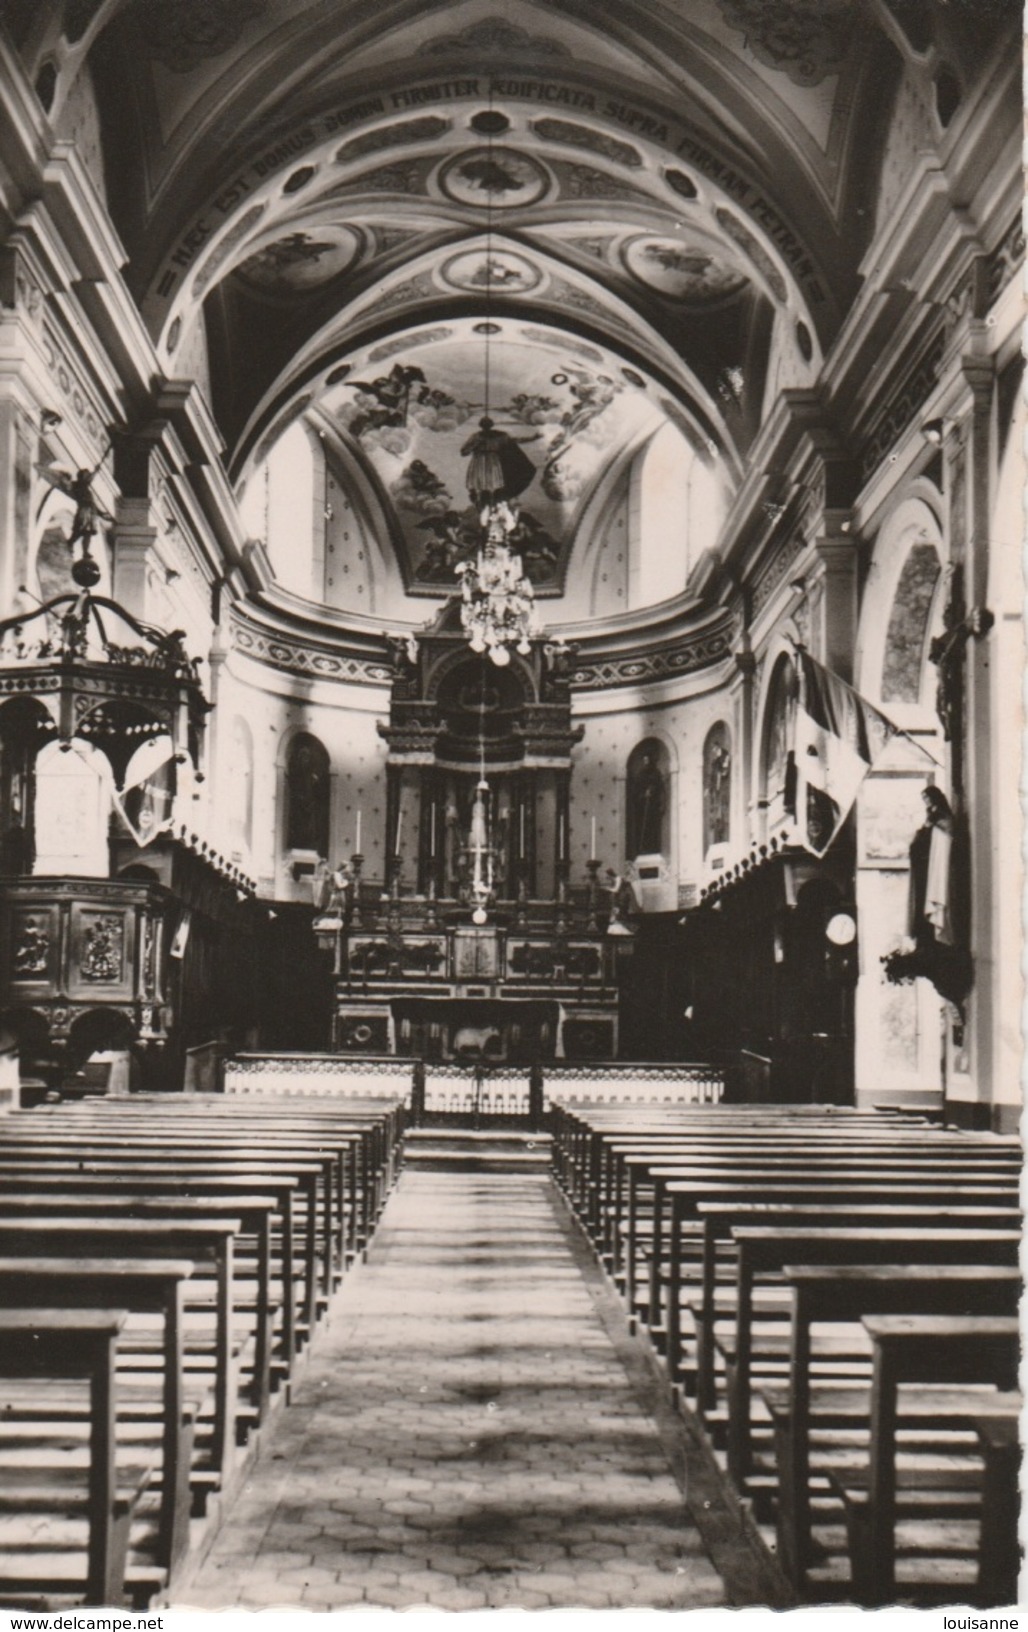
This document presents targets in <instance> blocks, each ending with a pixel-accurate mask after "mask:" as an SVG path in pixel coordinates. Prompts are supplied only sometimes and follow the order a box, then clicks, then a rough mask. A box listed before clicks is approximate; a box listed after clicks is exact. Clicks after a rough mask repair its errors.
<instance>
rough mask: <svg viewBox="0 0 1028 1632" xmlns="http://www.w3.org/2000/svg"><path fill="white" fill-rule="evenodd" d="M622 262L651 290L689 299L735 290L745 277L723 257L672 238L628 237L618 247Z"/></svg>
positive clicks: (736, 290)
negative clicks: (622, 244) (716, 256)
mask: <svg viewBox="0 0 1028 1632" xmlns="http://www.w3.org/2000/svg"><path fill="white" fill-rule="evenodd" d="M622 256H623V258H624V263H625V266H626V267H627V268H628V270H629V272H630V273H631V274H632V276H633V277H634V278H635V279H636V280H637V281H638V282H639V283H641V284H644V285H645V286H646V288H647V289H650V290H651V291H652V292H653V293H654V294H657V295H663V296H664V297H665V299H668V300H674V301H682V302H685V303H691V302H695V301H704V302H706V301H709V300H710V299H711V298H717V297H718V296H727V295H734V294H738V292H739V290H740V289H741V288H742V287H743V285H744V284H745V282H746V280H745V278H744V277H742V276H741V274H740V273H739V272H737V271H736V270H735V269H734V268H733V267H732V266H730V265H726V264H725V262H724V260H723V259H722V260H715V258H714V256H713V255H711V254H708V253H706V252H705V251H703V250H702V249H698V248H695V247H694V246H693V245H691V244H684V243H682V242H680V241H679V240H677V239H674V238H655V237H651V236H645V237H640V238H631V239H629V240H628V242H627V243H626V244H625V245H624V246H623V248H622Z"/></svg>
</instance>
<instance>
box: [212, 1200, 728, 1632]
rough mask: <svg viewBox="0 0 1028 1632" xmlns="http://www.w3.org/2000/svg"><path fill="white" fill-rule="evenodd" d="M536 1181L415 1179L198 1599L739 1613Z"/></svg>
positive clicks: (320, 1346)
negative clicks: (730, 1608) (727, 1607)
mask: <svg viewBox="0 0 1028 1632" xmlns="http://www.w3.org/2000/svg"><path fill="white" fill-rule="evenodd" d="M561 1205H562V1204H561V1203H560V1202H559V1201H558V1200H557V1199H556V1197H555V1194H554V1192H553V1191H552V1190H551V1188H550V1186H549V1183H548V1181H547V1180H545V1179H544V1178H541V1177H539V1176H534V1175H533V1176H529V1175H505V1174H492V1173H471V1174H468V1173H463V1172H449V1173H426V1172H419V1173H413V1172H408V1173H406V1174H404V1175H403V1177H402V1179H401V1181H400V1183H399V1185H398V1186H397V1188H396V1189H395V1191H394V1192H393V1195H392V1197H391V1198H390V1201H389V1204H388V1206H387V1208H386V1211H385V1213H384V1215H383V1219H382V1222H381V1225H380V1228H379V1232H378V1234H377V1236H376V1238H375V1241H374V1243H373V1245H372V1247H371V1250H370V1252H369V1255H368V1262H367V1263H366V1264H365V1265H363V1266H362V1267H361V1268H360V1270H359V1272H357V1273H355V1274H352V1275H350V1276H348V1277H347V1278H346V1280H345V1281H344V1283H343V1285H342V1288H341V1290H340V1292H339V1293H338V1295H337V1297H336V1301H335V1304H334V1307H333V1311H332V1315H333V1318H332V1322H331V1325H330V1326H329V1327H328V1328H327V1329H326V1330H324V1331H323V1332H322V1333H321V1334H320V1336H319V1338H318V1341H317V1342H316V1344H315V1346H314V1350H313V1352H312V1354H311V1355H310V1357H309V1359H308V1361H307V1363H306V1367H305V1370H304V1373H303V1375H302V1376H301V1377H300V1379H299V1380H298V1382H297V1384H296V1386H295V1390H294V1398H293V1404H292V1405H291V1407H290V1408H289V1409H288V1410H287V1411H286V1412H285V1413H284V1414H283V1415H282V1417H281V1418H280V1420H279V1422H278V1424H277V1427H276V1429H275V1432H274V1439H273V1442H272V1445H271V1447H270V1450H269V1451H268V1453H267V1454H266V1456H265V1457H264V1458H263V1459H262V1461H261V1462H260V1463H259V1464H258V1465H257V1466H256V1467H255V1469H254V1471H253V1473H252V1475H251V1477H250V1478H249V1479H248V1480H247V1483H246V1487H245V1489H244V1491H243V1494H242V1496H241V1498H240V1500H239V1501H238V1502H237V1503H236V1506H235V1509H234V1511H233V1512H232V1513H230V1514H229V1515H228V1516H227V1518H226V1520H225V1523H224V1527H223V1530H222V1533H221V1535H220V1536H219V1538H218V1541H217V1543H216V1545H215V1547H214V1548H213V1549H212V1551H211V1554H210V1556H209V1559H208V1561H207V1563H206V1564H204V1565H202V1566H201V1567H200V1568H199V1570H198V1572H197V1575H196V1578H195V1581H194V1582H193V1583H192V1584H191V1585H190V1586H188V1587H187V1588H186V1589H184V1590H183V1595H182V1599H183V1602H184V1603H185V1602H189V1603H196V1604H197V1605H200V1606H206V1605H213V1604H218V1605H225V1606H227V1605H229V1604H232V1603H238V1604H240V1605H244V1606H248V1607H252V1608H258V1607H260V1606H262V1605H282V1606H283V1607H289V1606H290V1605H297V1604H302V1605H303V1606H304V1607H307V1608H311V1609H342V1608H349V1607H362V1608H366V1609H369V1608H370V1609H373V1608H375V1607H377V1608H407V1607H412V1606H415V1605H420V1604H425V1605H431V1606H434V1607H437V1608H440V1609H452V1610H461V1609H476V1608H482V1607H490V1608H501V1607H522V1608H526V1609H527V1608H530V1609H543V1608H553V1607H560V1608H566V1607H573V1606H576V1605H578V1606H581V1607H585V1608H606V1607H611V1608H623V1607H625V1606H626V1605H634V1606H636V1607H642V1608H672V1609H687V1608H689V1607H691V1606H692V1605H693V1604H695V1605H696V1606H697V1607H699V1606H701V1605H702V1606H704V1607H706V1606H707V1605H711V1604H715V1603H720V1602H724V1601H725V1600H724V1586H723V1583H722V1581H721V1578H720V1576H719V1575H718V1573H717V1572H716V1570H714V1568H713V1566H712V1565H711V1564H710V1563H709V1562H708V1560H707V1558H706V1555H705V1553H704V1550H703V1548H702V1544H701V1543H700V1541H699V1537H698V1535H697V1532H696V1531H695V1529H694V1527H693V1526H692V1525H691V1522H690V1521H689V1519H688V1517H687V1514H686V1511H685V1507H684V1503H683V1500H682V1497H681V1494H680V1492H679V1490H678V1487H677V1485H676V1483H675V1481H674V1478H673V1477H672V1474H671V1471H670V1467H669V1465H668V1462H667V1460H666V1457H665V1453H664V1449H663V1445H662V1442H661V1439H660V1436H659V1434H658V1431H657V1428H656V1425H655V1423H654V1422H653V1421H652V1420H651V1419H650V1418H649V1417H647V1416H646V1414H645V1413H644V1411H643V1409H642V1407H641V1406H640V1404H639V1403H638V1400H637V1398H636V1395H635V1392H634V1390H633V1387H632V1384H631V1383H630V1380H629V1377H628V1374H627V1373H626V1371H625V1369H624V1367H623V1365H622V1363H621V1360H620V1358H619V1356H618V1353H617V1351H616V1350H615V1348H614V1346H613V1344H612V1343H611V1340H610V1338H609V1337H608V1336H607V1332H606V1329H605V1328H604V1326H603V1325H602V1323H601V1321H600V1320H599V1318H598V1315H597V1312H596V1308H595V1304H594V1298H593V1293H592V1291H591V1288H590V1286H589V1285H588V1283H587V1281H586V1279H585V1278H584V1276H583V1273H582V1271H581V1269H580V1268H579V1263H578V1261H577V1260H576V1258H575V1257H574V1256H573V1254H572V1252H571V1250H570V1248H569V1245H568V1238H567V1234H566V1228H565V1227H564V1226H563V1224H562V1222H561V1221H559V1219H558V1216H557V1210H556V1209H557V1208H558V1207H560V1206H561Z"/></svg>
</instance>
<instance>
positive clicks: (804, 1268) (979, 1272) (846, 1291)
mask: <svg viewBox="0 0 1028 1632" xmlns="http://www.w3.org/2000/svg"><path fill="white" fill-rule="evenodd" d="M784 1275H785V1277H786V1279H787V1280H788V1281H789V1282H790V1283H791V1285H792V1288H793V1308H792V1321H791V1332H790V1342H789V1389H788V1404H787V1408H786V1410H784V1411H783V1410H782V1405H781V1396H780V1395H779V1394H777V1393H776V1392H775V1391H774V1390H773V1389H772V1390H770V1391H768V1390H764V1391H763V1392H764V1400H765V1404H766V1406H767V1408H768V1410H769V1411H770V1414H771V1418H772V1422H773V1423H774V1429H775V1446H776V1462H777V1469H778V1505H777V1533H778V1551H779V1558H780V1560H781V1563H782V1566H783V1568H784V1569H785V1570H786V1572H787V1574H788V1575H789V1577H790V1579H791V1580H792V1581H793V1582H794V1584H795V1585H796V1586H797V1587H799V1588H802V1587H803V1585H804V1583H805V1580H806V1575H807V1569H808V1566H809V1563H810V1560H811V1554H812V1548H811V1511H812V1510H811V1503H810V1477H811V1465H810V1400H811V1388H812V1381H813V1372H812V1361H813V1359H814V1327H815V1326H817V1325H830V1326H832V1327H833V1328H835V1329H838V1328H839V1327H840V1326H841V1327H847V1328H849V1330H848V1331H847V1332H846V1334H845V1341H846V1343H847V1345H849V1344H850V1343H852V1348H851V1349H849V1350H848V1352H850V1353H856V1352H863V1354H865V1355H866V1356H867V1357H868V1359H869V1360H870V1361H871V1364H872V1366H873V1355H872V1345H873V1337H872V1338H871V1340H870V1341H868V1335H867V1330H868V1329H867V1328H866V1327H865V1326H862V1324H861V1323H862V1322H863V1321H864V1317H865V1316H867V1315H883V1314H884V1315H887V1314H896V1315H899V1316H900V1317H901V1319H905V1318H910V1316H911V1315H921V1314H926V1315H946V1316H952V1315H960V1316H964V1315H967V1314H973V1315H974V1316H975V1317H978V1316H981V1317H987V1316H996V1315H999V1316H1010V1315H1014V1314H1016V1311H1017V1304H1018V1297H1019V1294H1020V1285H1021V1281H1020V1274H1019V1271H1018V1270H1017V1268H1011V1267H997V1268H990V1267H981V1266H979V1265H978V1264H950V1265H937V1264H903V1263H900V1264H882V1263H873V1264H844V1265H828V1266H822V1265H803V1264H800V1265H786V1266H785V1268H784ZM905 1380H910V1379H905Z"/></svg>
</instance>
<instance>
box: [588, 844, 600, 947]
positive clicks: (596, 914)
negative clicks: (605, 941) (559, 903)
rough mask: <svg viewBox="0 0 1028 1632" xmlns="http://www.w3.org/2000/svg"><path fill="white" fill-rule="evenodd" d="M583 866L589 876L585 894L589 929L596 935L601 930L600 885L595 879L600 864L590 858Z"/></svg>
mask: <svg viewBox="0 0 1028 1632" xmlns="http://www.w3.org/2000/svg"><path fill="white" fill-rule="evenodd" d="M585 866H586V871H587V872H588V874H589V883H588V886H587V890H588V894H587V897H586V899H587V901H588V907H589V928H590V929H591V930H592V931H593V933H594V934H596V935H598V934H599V933H600V929H601V924H600V883H599V879H598V877H597V874H598V873H599V870H600V864H599V862H598V861H597V860H596V857H595V856H592V857H591V858H590V859H589V860H588V861H587V862H586V864H585Z"/></svg>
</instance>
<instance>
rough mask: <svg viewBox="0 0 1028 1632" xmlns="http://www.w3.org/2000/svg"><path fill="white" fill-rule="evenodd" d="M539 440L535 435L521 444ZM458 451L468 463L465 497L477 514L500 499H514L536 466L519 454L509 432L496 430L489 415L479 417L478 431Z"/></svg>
mask: <svg viewBox="0 0 1028 1632" xmlns="http://www.w3.org/2000/svg"><path fill="white" fill-rule="evenodd" d="M538 436H539V433H538V432H537V433H536V435H535V436H530V437H525V438H523V440H524V441H526V442H535V441H537V440H538ZM460 451H461V457H462V458H464V459H467V460H468V475H467V485H468V493H469V494H470V496H471V501H472V503H473V504H475V505H476V506H477V507H478V509H480V510H481V509H483V508H486V507H487V506H489V505H492V504H499V503H500V502H501V500H503V499H516V498H517V496H518V494H519V493H523V492H524V491H525V488H526V487H528V486H529V485H530V483H531V482H532V480H533V479H534V477H535V466H534V465H533V463H532V461H531V459H529V457H528V455H527V454H524V453H522V451H521V444H520V441H519V440H518V439H517V438H515V437H513V436H511V435H510V433H509V432H508V431H499V430H497V428H496V426H495V425H494V424H493V421H492V420H491V419H490V418H489V415H488V414H484V415H483V416H482V418H481V419H480V420H479V422H478V430H477V431H476V432H475V433H474V435H473V436H469V437H468V440H467V441H466V442H465V444H464V446H463V447H462V448H461V450H460Z"/></svg>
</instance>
